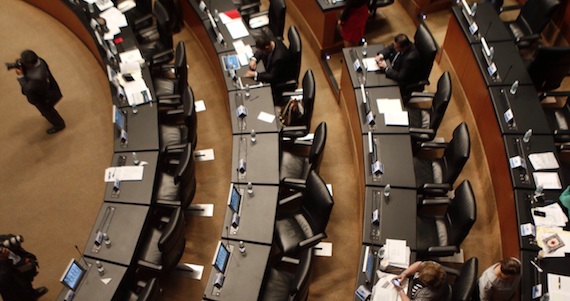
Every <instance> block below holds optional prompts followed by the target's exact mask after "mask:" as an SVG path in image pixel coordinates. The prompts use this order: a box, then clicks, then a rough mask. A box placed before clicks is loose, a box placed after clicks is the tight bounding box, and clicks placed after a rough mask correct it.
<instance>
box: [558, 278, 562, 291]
mask: <svg viewBox="0 0 570 301" xmlns="http://www.w3.org/2000/svg"><path fill="white" fill-rule="evenodd" d="M561 281H562V280H560V277H558V289H559V290H560V289H562V283H561Z"/></svg>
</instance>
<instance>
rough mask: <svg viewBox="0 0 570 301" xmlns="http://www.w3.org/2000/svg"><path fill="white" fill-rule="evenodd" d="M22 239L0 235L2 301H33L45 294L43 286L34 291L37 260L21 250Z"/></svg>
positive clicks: (45, 290) (11, 235)
mask: <svg viewBox="0 0 570 301" xmlns="http://www.w3.org/2000/svg"><path fill="white" fill-rule="evenodd" d="M22 242H23V238H22V237H21V236H19V235H18V236H16V235H13V234H7V235H0V295H1V296H2V299H3V300H4V301H35V300H37V299H38V298H39V297H41V296H43V295H44V294H45V293H47V291H48V289H47V288H46V287H45V286H42V287H40V288H37V289H34V288H33V287H32V281H33V280H34V277H35V276H36V275H37V274H38V271H37V267H38V265H37V259H36V256H35V255H34V254H32V253H29V252H27V251H26V250H24V248H22V246H21V243H22Z"/></svg>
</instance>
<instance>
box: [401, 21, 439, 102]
mask: <svg viewBox="0 0 570 301" xmlns="http://www.w3.org/2000/svg"><path fill="white" fill-rule="evenodd" d="M414 45H415V46H416V49H417V51H418V53H419V55H420V65H419V66H418V68H417V71H416V72H417V75H416V78H417V79H418V81H417V82H413V83H410V84H407V85H406V86H405V87H401V90H402V97H403V98H404V101H406V100H407V98H408V97H409V95H410V94H411V93H412V92H414V91H423V89H424V87H425V85H429V75H430V73H431V69H432V67H433V61H434V59H435V56H436V54H437V51H438V49H439V46H438V45H437V42H436V41H435V39H434V38H433V36H432V34H431V32H430V31H429V29H428V28H427V26H426V25H425V24H424V23H420V25H418V28H417V29H416V33H415V34H414Z"/></svg>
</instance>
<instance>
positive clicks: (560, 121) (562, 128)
mask: <svg viewBox="0 0 570 301" xmlns="http://www.w3.org/2000/svg"><path fill="white" fill-rule="evenodd" d="M544 115H545V116H546V120H547V121H548V125H549V126H550V130H552V133H553V135H554V141H555V142H557V143H564V144H568V143H570V103H568V100H566V104H565V105H564V107H562V108H544ZM567 148H568V147H565V149H567Z"/></svg>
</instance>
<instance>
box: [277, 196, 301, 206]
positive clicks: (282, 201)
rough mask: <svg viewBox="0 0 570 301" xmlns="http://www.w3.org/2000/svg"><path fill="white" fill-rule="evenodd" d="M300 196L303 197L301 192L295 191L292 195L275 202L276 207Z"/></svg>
mask: <svg viewBox="0 0 570 301" xmlns="http://www.w3.org/2000/svg"><path fill="white" fill-rule="evenodd" d="M301 197H303V194H302V193H300V192H297V193H295V194H294V195H291V196H288V197H286V198H284V199H281V200H279V203H278V204H277V205H278V207H281V206H284V205H286V204H289V203H291V202H293V201H295V200H298V199H300V198H301Z"/></svg>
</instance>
